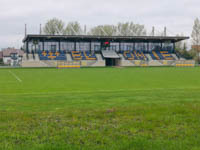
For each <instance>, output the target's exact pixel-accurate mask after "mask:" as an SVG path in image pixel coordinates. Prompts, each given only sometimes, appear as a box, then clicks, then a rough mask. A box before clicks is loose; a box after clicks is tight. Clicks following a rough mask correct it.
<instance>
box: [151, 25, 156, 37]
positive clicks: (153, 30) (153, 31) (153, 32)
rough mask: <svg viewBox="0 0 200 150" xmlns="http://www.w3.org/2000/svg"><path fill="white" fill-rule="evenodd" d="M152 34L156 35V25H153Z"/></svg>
mask: <svg viewBox="0 0 200 150" xmlns="http://www.w3.org/2000/svg"><path fill="white" fill-rule="evenodd" d="M152 36H155V27H154V26H153V27H152Z"/></svg>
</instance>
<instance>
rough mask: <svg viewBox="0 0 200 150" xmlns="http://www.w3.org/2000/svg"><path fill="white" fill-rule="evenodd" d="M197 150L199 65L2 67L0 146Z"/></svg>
mask: <svg viewBox="0 0 200 150" xmlns="http://www.w3.org/2000/svg"><path fill="white" fill-rule="evenodd" d="M161 149H162V150H200V68H199V67H195V68H176V67H149V68H82V69H60V70H59V69H0V150H161Z"/></svg>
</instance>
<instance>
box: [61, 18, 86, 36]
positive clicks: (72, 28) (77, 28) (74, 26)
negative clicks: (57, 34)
mask: <svg viewBox="0 0 200 150" xmlns="http://www.w3.org/2000/svg"><path fill="white" fill-rule="evenodd" d="M82 33H83V29H82V28H81V25H80V24H79V23H78V22H77V21H75V22H69V23H68V24H67V27H66V28H65V34H67V35H81V34H82Z"/></svg>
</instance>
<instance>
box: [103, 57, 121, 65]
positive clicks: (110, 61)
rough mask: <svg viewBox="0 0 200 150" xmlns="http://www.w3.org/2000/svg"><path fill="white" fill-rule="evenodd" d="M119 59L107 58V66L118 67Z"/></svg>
mask: <svg viewBox="0 0 200 150" xmlns="http://www.w3.org/2000/svg"><path fill="white" fill-rule="evenodd" d="M118 65H119V59H116V58H106V66H118Z"/></svg>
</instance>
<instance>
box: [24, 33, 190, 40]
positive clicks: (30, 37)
mask: <svg viewBox="0 0 200 150" xmlns="http://www.w3.org/2000/svg"><path fill="white" fill-rule="evenodd" d="M189 38H190V37H185V36H181V37H180V36H98V35H39V34H28V35H26V36H25V37H24V39H23V42H26V41H31V40H35V39H38V40H58V41H59V40H69V41H106V40H109V41H114V42H120V41H123V42H131V41H136V42H145V41H146V42H148V41H149V42H179V41H182V40H187V39H189Z"/></svg>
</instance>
